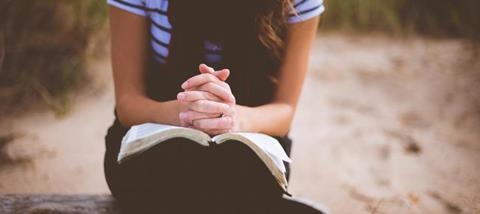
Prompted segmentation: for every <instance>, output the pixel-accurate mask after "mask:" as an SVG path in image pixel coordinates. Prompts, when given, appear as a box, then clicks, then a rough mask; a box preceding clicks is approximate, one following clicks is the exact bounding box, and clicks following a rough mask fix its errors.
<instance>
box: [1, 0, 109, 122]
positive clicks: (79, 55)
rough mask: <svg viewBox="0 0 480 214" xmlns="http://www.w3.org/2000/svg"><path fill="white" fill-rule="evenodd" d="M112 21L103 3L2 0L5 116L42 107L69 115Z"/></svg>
mask: <svg viewBox="0 0 480 214" xmlns="http://www.w3.org/2000/svg"><path fill="white" fill-rule="evenodd" d="M106 16H107V10H106V3H105V1H103V0H68V1H59V0H41V1H32V0H0V49H2V50H0V52H1V51H3V53H4V54H3V57H1V56H2V54H0V58H3V64H2V63H1V60H0V103H1V105H0V114H1V113H4V112H11V110H12V109H13V110H14V109H15V108H17V107H19V106H21V107H26V106H27V105H30V104H35V106H36V107H38V106H41V105H36V104H37V103H39V102H40V103H44V104H45V103H46V104H47V105H48V106H50V107H51V108H52V109H53V110H54V111H55V112H56V113H59V114H63V113H65V112H66V110H67V109H68V106H69V100H70V96H71V94H72V92H73V91H74V90H76V89H79V88H80V87H82V86H84V85H87V83H88V78H87V75H86V72H85V69H84V68H85V63H86V59H87V57H88V55H89V52H90V50H91V49H92V48H91V41H92V39H93V38H94V36H95V34H96V33H98V32H99V29H102V28H103V27H104V23H105V20H106ZM2 44H3V45H2ZM17 109H18V108H17Z"/></svg>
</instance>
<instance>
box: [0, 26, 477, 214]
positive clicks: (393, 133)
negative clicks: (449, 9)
mask: <svg viewBox="0 0 480 214" xmlns="http://www.w3.org/2000/svg"><path fill="white" fill-rule="evenodd" d="M469 50H470V47H469V45H468V44H466V43H463V42H461V41H458V40H434V39H421V38H388V37H384V36H380V35H361V36H359V35H348V34H322V35H320V36H319V37H318V39H317V40H316V42H315V45H314V49H313V51H312V56H311V66H310V71H309V74H308V76H307V79H306V82H305V86H304V90H303V93H302V96H301V99H300V103H299V106H298V110H297V113H296V116H295V120H294V122H293V125H292V130H291V137H292V138H293V139H294V148H293V154H292V159H293V174H292V177H291V186H290V190H291V192H292V193H293V194H294V195H295V197H298V198H301V199H304V200H309V201H311V202H313V203H316V204H322V205H323V206H325V207H327V208H328V209H329V210H330V211H331V212H332V213H480V167H479V165H480V155H479V153H480V60H479V59H480V57H478V56H477V57H473V56H471V55H470V54H469V53H470V52H469ZM90 70H91V71H90V72H91V73H92V74H94V75H95V76H96V78H95V81H96V83H94V84H92V85H94V86H93V87H89V89H88V90H86V91H84V92H83V93H82V94H80V95H78V96H77V97H76V98H75V100H74V105H73V107H72V109H71V112H70V113H69V114H68V115H67V116H64V117H57V116H55V115H54V114H53V113H51V112H31V113H27V114H25V115H24V116H22V117H16V118H2V120H1V121H0V136H1V137H0V145H2V144H3V145H4V146H3V147H2V146H0V148H1V153H2V156H1V157H2V158H0V192H1V193H66V194H73V193H108V191H109V190H108V187H107V185H106V183H105V180H104V177H103V162H102V161H103V153H104V150H105V146H104V141H103V137H104V135H105V133H106V129H107V128H108V126H109V125H110V124H111V122H112V119H113V112H112V109H113V105H114V99H113V87H112V83H111V79H110V72H111V69H110V62H109V60H108V59H104V60H99V61H95V62H93V63H92V65H91V66H90Z"/></svg>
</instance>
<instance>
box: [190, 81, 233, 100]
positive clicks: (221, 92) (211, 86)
mask: <svg viewBox="0 0 480 214" xmlns="http://www.w3.org/2000/svg"><path fill="white" fill-rule="evenodd" d="M197 90H200V91H204V92H209V93H211V94H213V95H215V96H217V97H219V98H220V99H222V100H223V101H225V102H227V103H235V97H234V96H233V94H232V93H231V92H230V91H229V90H228V89H226V88H223V87H221V86H220V85H218V84H216V83H211V82H209V83H206V84H204V85H202V86H200V87H198V88H197Z"/></svg>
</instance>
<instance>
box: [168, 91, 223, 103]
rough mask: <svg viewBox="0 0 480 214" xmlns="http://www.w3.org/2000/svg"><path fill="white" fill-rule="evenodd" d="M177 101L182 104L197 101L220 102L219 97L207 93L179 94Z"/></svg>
mask: <svg viewBox="0 0 480 214" xmlns="http://www.w3.org/2000/svg"><path fill="white" fill-rule="evenodd" d="M177 100H178V101H181V102H193V101H197V100H212V101H217V102H220V101H222V100H221V99H220V98H219V97H217V96H215V95H213V94H212V93H210V92H207V91H198V90H196V91H184V92H180V93H178V94H177Z"/></svg>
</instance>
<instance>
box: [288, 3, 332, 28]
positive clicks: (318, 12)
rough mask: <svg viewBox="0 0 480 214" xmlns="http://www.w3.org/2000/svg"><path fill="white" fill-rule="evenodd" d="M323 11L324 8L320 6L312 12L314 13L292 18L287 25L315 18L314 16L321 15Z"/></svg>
mask: <svg viewBox="0 0 480 214" xmlns="http://www.w3.org/2000/svg"><path fill="white" fill-rule="evenodd" d="M324 11H325V6H324V5H322V6H320V7H319V8H318V9H316V10H314V11H311V12H309V13H307V14H304V15H300V16H292V17H290V18H289V19H288V21H287V22H288V23H289V24H293V23H298V22H303V21H307V20H309V19H311V18H313V17H316V16H319V15H321V14H322V13H323V12H324Z"/></svg>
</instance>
